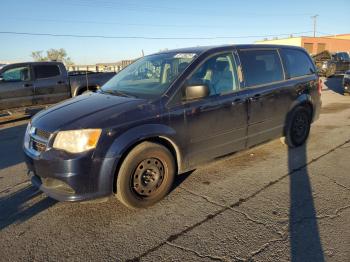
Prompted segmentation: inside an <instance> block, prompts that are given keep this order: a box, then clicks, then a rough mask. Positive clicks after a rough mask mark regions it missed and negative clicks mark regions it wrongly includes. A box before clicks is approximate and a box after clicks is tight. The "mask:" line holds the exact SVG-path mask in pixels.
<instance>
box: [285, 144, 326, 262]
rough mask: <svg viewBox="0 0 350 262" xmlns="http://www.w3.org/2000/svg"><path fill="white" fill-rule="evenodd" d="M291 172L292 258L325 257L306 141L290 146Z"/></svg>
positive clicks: (314, 259) (315, 259) (322, 259)
mask: <svg viewBox="0 0 350 262" xmlns="http://www.w3.org/2000/svg"><path fill="white" fill-rule="evenodd" d="M288 169H289V173H290V176H289V177H290V213H289V218H290V219H289V238H290V246H291V261H294V262H297V261H298V262H299V261H318V262H322V261H324V253H323V249H322V244H321V240H320V234H319V229H318V224H317V217H316V209H315V205H314V200H313V196H312V187H311V183H310V178H309V173H308V169H307V153H306V144H304V145H303V146H300V147H298V148H293V149H291V148H289V149H288Z"/></svg>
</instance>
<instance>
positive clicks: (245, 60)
mask: <svg viewBox="0 0 350 262" xmlns="http://www.w3.org/2000/svg"><path fill="white" fill-rule="evenodd" d="M239 56H240V60H241V63H242V69H243V74H244V80H245V83H246V87H250V86H256V85H263V84H267V83H272V82H277V81H281V80H283V79H284V77H283V69H282V64H281V59H280V57H279V55H278V53H277V51H276V50H241V51H240V54H239Z"/></svg>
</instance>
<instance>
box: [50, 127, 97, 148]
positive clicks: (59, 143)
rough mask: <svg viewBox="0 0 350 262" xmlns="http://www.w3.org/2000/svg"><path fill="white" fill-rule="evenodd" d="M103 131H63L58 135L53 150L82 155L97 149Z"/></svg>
mask: <svg viewBox="0 0 350 262" xmlns="http://www.w3.org/2000/svg"><path fill="white" fill-rule="evenodd" d="M100 135H101V129H81V130H70V131H61V132H58V134H57V135H56V138H55V141H54V143H53V148H56V149H61V150H65V151H67V152H70V153H81V152H84V151H88V150H90V149H93V148H95V147H96V145H97V142H98V140H99V138H100Z"/></svg>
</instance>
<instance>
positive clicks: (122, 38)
mask: <svg viewBox="0 0 350 262" xmlns="http://www.w3.org/2000/svg"><path fill="white" fill-rule="evenodd" d="M349 11H350V3H349V0H332V1H325V0H317V1H315V0H301V1H300V0H289V1H287V0H284V1H283V0H270V1H269V0H264V1H261V0H260V1H259V0H247V1H242V0H241V1H235V0H214V1H213V0H176V1H175V0H172V1H170V0H163V1H161V0H151V1H149V0H143V1H141V0H128V1H126V0H124V1H122V0H0V61H9V62H19V61H30V60H32V58H31V56H30V54H31V52H32V51H39V50H43V51H46V50H48V49H50V48H64V49H65V50H66V51H67V53H68V55H69V56H70V57H71V59H72V60H73V62H74V63H76V64H94V63H104V62H117V61H120V60H122V59H133V58H137V57H139V56H141V54H142V51H143V52H144V54H146V55H147V54H151V53H154V52H158V51H159V50H163V49H173V48H181V47H190V46H203V45H204V46H205V45H220V44H241V43H254V41H257V40H261V39H263V38H265V37H267V38H272V37H273V36H278V37H279V38H283V37H287V36H288V35H290V34H293V35H295V36H297V35H306V36H311V35H313V20H312V19H311V16H312V15H315V14H318V15H319V16H318V18H317V35H318V36H322V35H327V34H344V33H350V27H349ZM4 32H14V33H34V34H44V35H18V34H13V33H11V34H9V33H4ZM46 34H51V35H56V36H49V35H46ZM57 35H65V36H57ZM67 35H74V36H80V37H69V36H67ZM81 36H101V37H81ZM103 37H104V38H103ZM105 37H112V38H105ZM130 37H132V38H130ZM135 37H136V38H135ZM154 38H158V39H154ZM164 38H168V39H164ZM169 38H170V39H169Z"/></svg>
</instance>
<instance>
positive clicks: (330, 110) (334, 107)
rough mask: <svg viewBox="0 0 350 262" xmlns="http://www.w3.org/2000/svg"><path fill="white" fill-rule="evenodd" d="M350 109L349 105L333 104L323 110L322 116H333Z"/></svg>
mask: <svg viewBox="0 0 350 262" xmlns="http://www.w3.org/2000/svg"><path fill="white" fill-rule="evenodd" d="M349 108H350V104H348V103H331V104H329V105H326V106H324V107H322V108H321V114H333V113H338V112H341V111H344V110H346V109H349Z"/></svg>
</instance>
